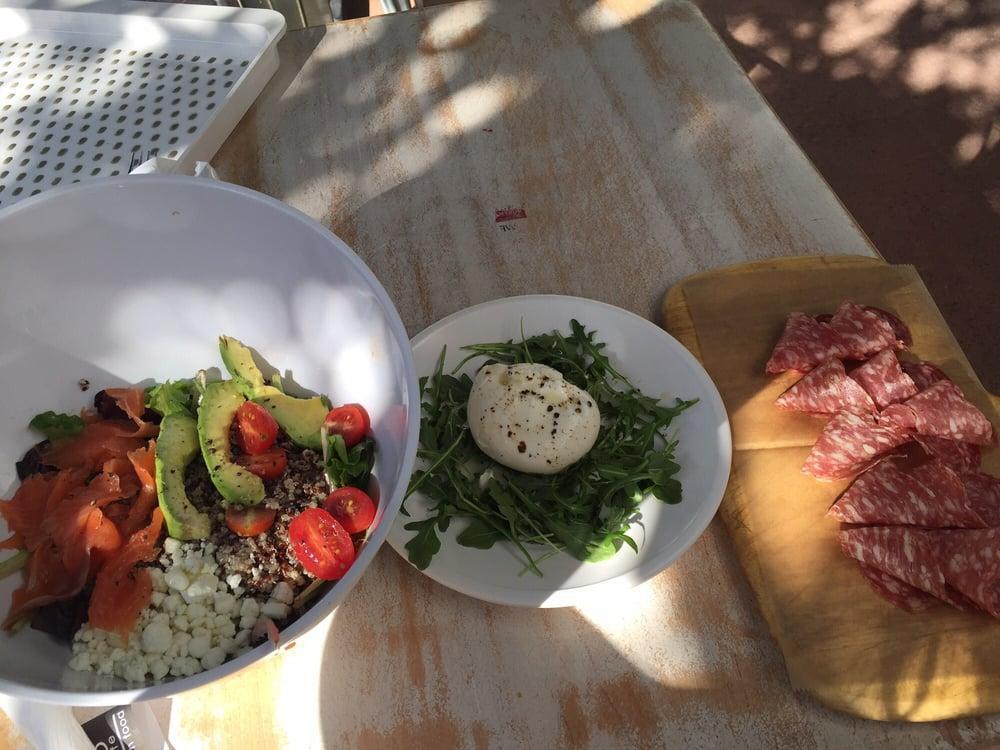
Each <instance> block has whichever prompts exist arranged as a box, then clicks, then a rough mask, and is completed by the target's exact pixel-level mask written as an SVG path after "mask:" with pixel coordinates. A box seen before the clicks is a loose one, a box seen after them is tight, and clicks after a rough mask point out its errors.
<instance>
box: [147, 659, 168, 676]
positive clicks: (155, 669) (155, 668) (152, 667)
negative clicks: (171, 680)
mask: <svg viewBox="0 0 1000 750" xmlns="http://www.w3.org/2000/svg"><path fill="white" fill-rule="evenodd" d="M169 671H170V667H168V666H167V663H166V662H165V661H163V659H153V661H151V662H150V663H149V673H150V674H151V675H152V676H153V679H154V680H162V679H163V678H164V677H166V676H167V672H169Z"/></svg>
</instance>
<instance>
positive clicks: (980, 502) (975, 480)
mask: <svg viewBox="0 0 1000 750" xmlns="http://www.w3.org/2000/svg"><path fill="white" fill-rule="evenodd" d="M962 479H963V480H964V482H965V494H966V495H968V497H969V505H970V506H971V507H972V508H973V509H974V510H975V511H976V513H977V514H978V515H979V517H980V518H982V519H983V520H984V521H985V522H986V525H987V526H993V527H1000V477H994V476H990V475H989V474H983V473H980V472H974V473H971V474H966V475H965V476H963V477H962ZM997 554H998V555H1000V549H998V550H997Z"/></svg>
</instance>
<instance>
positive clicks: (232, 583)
mask: <svg viewBox="0 0 1000 750" xmlns="http://www.w3.org/2000/svg"><path fill="white" fill-rule="evenodd" d="M164 551H165V553H166V554H164V555H163V558H162V563H163V565H164V567H165V568H166V571H165V572H164V571H163V570H160V569H159V568H155V567H153V568H149V571H150V576H151V579H152V582H153V594H152V596H151V598H150V606H149V607H147V608H146V609H145V610H144V611H143V612H142V613H141V615H140V617H139V621H138V622H137V624H136V629H135V631H134V634H133V636H132V637H131V638H130V639H129V640H128V642H123V641H122V639H121V638H120V637H118V636H117V635H115V634H113V633H108V632H106V631H103V630H99V629H95V628H91V627H90V626H89V625H85V626H84V627H83V628H81V629H80V630H79V631H78V632H77V633H76V636H75V638H74V642H73V645H72V652H73V656H72V658H71V659H70V662H69V666H70V667H71V668H72V669H74V670H78V671H91V672H96V673H97V674H99V675H106V676H108V677H110V676H112V675H114V676H117V677H121V678H123V679H125V680H128V681H129V682H137V683H141V682H145V681H146V680H148V679H152V680H154V681H155V680H162V679H164V678H165V677H166V676H167V675H173V676H175V677H186V676H190V675H193V674H196V673H198V672H201V671H203V670H205V669H212V668H213V667H217V666H219V665H220V664H223V663H224V662H225V660H226V658H227V657H228V656H230V655H233V656H235V655H237V654H240V653H245V652H246V651H248V650H249V649H250V643H249V642H250V632H251V629H252V628H253V626H254V624H255V623H256V622H257V618H258V617H260V615H261V614H263V615H265V616H267V617H270V618H272V619H274V620H282V619H285V618H286V617H287V616H288V614H289V606H288V605H289V604H290V603H291V602H292V601H293V597H294V590H293V589H292V587H291V586H290V585H289V584H288V583H287V582H279V583H278V584H277V585H276V586H275V587H274V589H273V591H272V593H271V598H270V600H269V601H267V602H266V603H263V604H261V603H260V602H258V601H257V600H255V599H252V598H250V597H247V598H245V599H244V598H243V594H244V590H243V588H242V587H241V586H240V585H239V584H240V583H242V580H243V579H242V577H241V576H240V575H231V576H227V577H226V579H225V580H224V581H222V580H219V578H218V576H217V575H216V572H217V571H218V570H219V565H218V562H217V561H216V559H215V557H214V553H215V551H216V549H215V547H214V545H211V544H204V545H202V544H201V543H198V542H187V543H181V542H179V541H178V540H175V539H168V540H167V541H166V542H165V543H164Z"/></svg>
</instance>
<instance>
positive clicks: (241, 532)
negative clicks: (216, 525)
mask: <svg viewBox="0 0 1000 750" xmlns="http://www.w3.org/2000/svg"><path fill="white" fill-rule="evenodd" d="M276 515H277V511H275V510H271V509H270V508H255V507H250V508H241V507H240V506H238V505H230V506H229V507H228V508H226V526H228V527H229V530H230V531H231V532H233V533H234V534H236V535H237V536H257V535H258V534H263V533H264V532H265V531H267V530H268V529H269V528H271V525H272V524H273V523H274V517H275V516H276Z"/></svg>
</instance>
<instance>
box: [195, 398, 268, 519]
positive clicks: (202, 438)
mask: <svg viewBox="0 0 1000 750" xmlns="http://www.w3.org/2000/svg"><path fill="white" fill-rule="evenodd" d="M244 401H246V399H245V398H243V394H242V393H240V388H239V385H237V383H236V382H235V381H232V380H223V381H220V382H217V383H209V384H208V385H206V386H205V392H204V393H203V394H202V396H201V404H200V405H199V406H198V441H199V442H200V443H201V455H202V456H203V457H204V459H205V465H206V466H208V475H209V476H210V477H211V478H212V484H214V485H215V488H216V489H217V490H218V491H219V494H220V495H222V497H224V498H225V499H226V500H228V501H229V502H230V503H236V504H238V505H257V504H258V503H259V502H261V501H262V500H263V499H264V482H263V481H261V479H260V477H258V476H255V475H254V474H251V473H250V472H249V471H248V470H247V469H245V468H243V467H242V466H240V465H239V464H236V463H233V454H232V449H231V447H230V445H229V430H230V428H231V427H232V424H233V419H234V418H235V417H236V410H237V409H239V408H240V405H241V404H242V403H243V402H244Z"/></svg>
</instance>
